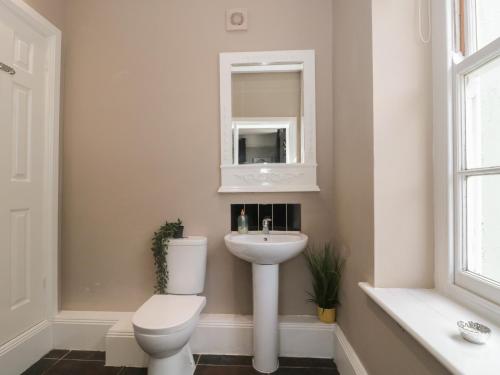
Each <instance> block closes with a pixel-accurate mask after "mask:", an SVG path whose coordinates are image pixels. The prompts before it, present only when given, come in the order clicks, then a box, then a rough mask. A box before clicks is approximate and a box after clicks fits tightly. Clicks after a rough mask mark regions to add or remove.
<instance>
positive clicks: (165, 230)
mask: <svg viewBox="0 0 500 375" xmlns="http://www.w3.org/2000/svg"><path fill="white" fill-rule="evenodd" d="M180 226H182V221H181V220H180V219H177V222H175V223H169V222H168V221H165V224H163V225H162V226H161V227H160V229H158V232H155V233H154V235H153V239H152V242H153V243H152V246H151V251H152V252H153V258H154V265H155V273H156V285H155V287H154V291H155V294H166V290H167V284H168V267H167V251H168V243H169V240H170V238H173V237H174V233H176V232H177V231H178V229H179V227H180Z"/></svg>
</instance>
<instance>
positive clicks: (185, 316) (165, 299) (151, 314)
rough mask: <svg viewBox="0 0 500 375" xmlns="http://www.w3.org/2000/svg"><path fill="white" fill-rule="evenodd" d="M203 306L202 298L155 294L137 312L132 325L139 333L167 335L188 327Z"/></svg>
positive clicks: (204, 302)
mask: <svg viewBox="0 0 500 375" xmlns="http://www.w3.org/2000/svg"><path fill="white" fill-rule="evenodd" d="M205 304H206V298H205V297H202V296H192V295H171V294H167V295H160V294H156V295H154V296H152V297H151V298H150V299H148V300H147V301H146V302H145V303H144V304H143V305H142V306H141V307H140V308H139V310H137V312H136V313H135V314H134V316H133V317H132V324H133V326H134V328H135V331H136V332H139V333H143V334H148V335H167V334H170V333H173V332H176V331H179V330H182V329H184V328H186V327H188V326H190V325H191V323H192V320H193V319H197V318H198V316H199V314H200V312H201V310H202V309H203V308H204V307H205Z"/></svg>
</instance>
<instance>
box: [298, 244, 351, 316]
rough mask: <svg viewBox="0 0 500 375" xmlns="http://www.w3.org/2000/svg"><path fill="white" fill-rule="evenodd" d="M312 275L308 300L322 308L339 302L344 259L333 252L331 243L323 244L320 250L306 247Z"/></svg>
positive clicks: (306, 256)
mask: <svg viewBox="0 0 500 375" xmlns="http://www.w3.org/2000/svg"><path fill="white" fill-rule="evenodd" d="M304 255H305V258H306V260H307V265H308V267H309V270H310V271H311V275H312V284H313V292H312V293H310V292H308V294H309V296H310V297H311V298H310V299H309V300H308V301H310V302H314V303H315V304H316V305H317V306H318V307H320V308H322V309H333V308H335V307H337V306H338V305H339V304H340V302H339V290H340V279H341V278H342V271H343V270H344V264H345V260H344V258H343V257H342V256H340V255H339V254H336V253H333V252H332V249H331V245H330V244H329V243H327V244H325V245H324V247H323V249H322V250H319V251H318V250H315V249H314V248H308V249H307V251H306V252H305V253H304Z"/></svg>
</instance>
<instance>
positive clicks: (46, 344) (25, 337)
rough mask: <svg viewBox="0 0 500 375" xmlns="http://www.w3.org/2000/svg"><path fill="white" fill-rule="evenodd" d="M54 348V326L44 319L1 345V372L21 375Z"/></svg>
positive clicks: (8, 374)
mask: <svg viewBox="0 0 500 375" xmlns="http://www.w3.org/2000/svg"><path fill="white" fill-rule="evenodd" d="M52 348H53V346H52V327H51V324H50V322H48V321H47V320H44V321H43V322H41V323H38V324H37V325H35V326H34V327H32V328H30V329H29V330H27V331H25V332H23V333H22V334H20V335H19V336H17V337H16V338H14V339H12V340H10V341H8V342H7V343H5V344H3V345H2V346H0V373H1V374H2V375H19V374H21V373H22V372H24V371H25V370H26V369H28V368H29V367H30V366H31V365H32V364H33V363H35V362H36V361H38V360H39V359H40V358H41V357H43V356H44V355H45V354H47V352H49V351H50V350H51V349H52Z"/></svg>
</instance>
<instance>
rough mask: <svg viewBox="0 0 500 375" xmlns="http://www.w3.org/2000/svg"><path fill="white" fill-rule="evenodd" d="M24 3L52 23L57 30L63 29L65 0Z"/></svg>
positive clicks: (40, 0)
mask: <svg viewBox="0 0 500 375" xmlns="http://www.w3.org/2000/svg"><path fill="white" fill-rule="evenodd" d="M24 2H25V3H27V4H28V5H30V6H31V7H32V8H33V9H35V10H36V11H37V12H38V13H40V14H41V15H43V16H44V17H45V18H47V19H48V20H49V21H50V22H52V23H53V24H54V25H55V26H56V27H57V28H58V29H59V30H62V29H63V24H64V3H65V0H24Z"/></svg>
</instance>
